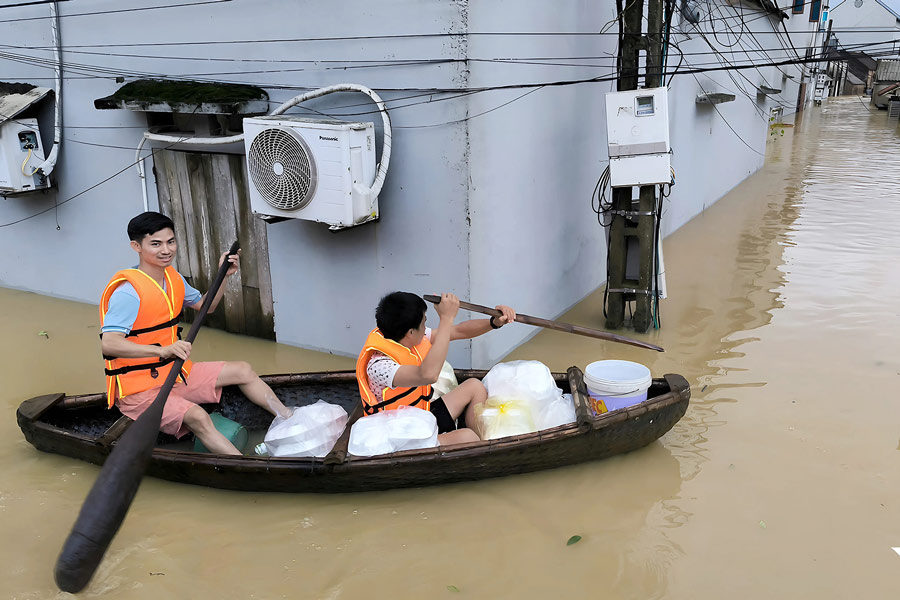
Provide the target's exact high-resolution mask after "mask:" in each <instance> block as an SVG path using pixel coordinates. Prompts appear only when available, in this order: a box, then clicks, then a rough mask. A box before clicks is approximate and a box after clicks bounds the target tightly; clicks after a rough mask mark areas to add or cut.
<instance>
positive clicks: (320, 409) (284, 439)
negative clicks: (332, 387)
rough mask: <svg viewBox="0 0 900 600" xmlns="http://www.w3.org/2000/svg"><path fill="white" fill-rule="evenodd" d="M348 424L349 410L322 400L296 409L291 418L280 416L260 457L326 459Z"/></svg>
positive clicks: (262, 447) (261, 449)
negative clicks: (262, 455) (310, 457)
mask: <svg viewBox="0 0 900 600" xmlns="http://www.w3.org/2000/svg"><path fill="white" fill-rule="evenodd" d="M346 425H347V411H345V410H344V409H343V408H341V407H340V406H337V405H336V404H329V403H328V402H325V401H323V400H319V401H318V402H316V403H315V404H311V405H309V406H300V407H297V408H295V409H294V410H293V411H292V412H291V413H290V416H288V417H287V418H285V417H284V416H277V417H275V420H274V421H272V425H271V426H269V430H268V431H267V432H266V437H265V439H264V441H263V443H262V444H260V445H259V446H257V454H264V455H269V456H294V457H300V456H320V457H321V456H325V455H326V454H328V452H329V451H330V450H331V449H332V448H333V447H334V443H335V442H336V441H337V439H338V437H340V435H341V433H342V432H343V431H344V427H345V426H346Z"/></svg>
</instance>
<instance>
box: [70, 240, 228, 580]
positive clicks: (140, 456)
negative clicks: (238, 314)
mask: <svg viewBox="0 0 900 600" xmlns="http://www.w3.org/2000/svg"><path fill="white" fill-rule="evenodd" d="M239 248H240V246H239V244H238V242H235V243H234V245H232V246H231V250H229V251H228V255H229V256H230V255H232V254H235V253H237V251H238V249H239ZM230 264H231V263H229V262H228V260H227V258H226V260H225V261H224V262H222V265H221V266H220V267H219V272H218V273H217V274H216V279H215V281H213V284H212V286H211V287H210V288H209V291H207V292H206V298H205V299H204V301H203V305H202V306H201V307H200V312H199V313H198V314H197V317H196V318H195V319H194V323H193V325H191V330H190V331H189V332H188V334H187V338H186V340H187V341H188V342H191V343H193V341H194V338H196V337H197V331H198V330H199V329H200V325H201V324H202V323H203V319H204V318H205V317H206V313H207V312H209V306H210V304H212V301H213V298H215V297H216V294H217V293H218V292H219V288H220V287H221V286H222V282H223V281H224V280H225V274H226V272H227V271H228V267H229V265H230ZM183 364H184V360H183V359H181V358H179V359H176V360H175V361H174V362H173V363H172V368H171V369H170V370H169V375H168V377H166V380H165V383H163V385H162V387H161V388H160V390H159V394H157V396H156V399H155V400H154V401H153V404H151V405H150V407H149V408H147V410H146V411H144V413H143V414H142V415H141V416H140V417H138V420H137V421H135V423H134V425H132V426H131V427H129V428H128V430H127V431H125V434H124V435H123V436H122V439H120V440H119V441H118V442H117V443H116V445H115V447H114V448H113V451H112V452H111V453H110V455H109V456H108V457H107V459H106V462H105V463H103V468H102V469H101V470H100V475H98V476H97V480H96V481H95V482H94V487H92V488H91V491H90V492H88V495H87V498H85V500H84V504H83V505H82V506H81V512H80V513H79V514H78V519H76V521H75V525H73V526H72V531H71V532H70V533H69V537H68V538H66V542H65V544H63V547H62V551H61V552H60V553H59V558H58V559H57V560H56V569H55V571H54V577H55V578H56V585H58V586H59V589H61V590H62V591H64V592H71V593H73V594H74V593H77V592H80V591H81V590H82V589H84V586H86V585H87V584H88V582H89V581H90V580H91V577H92V576H93V574H94V571H95V570H96V569H97V566H98V565H99V564H100V561H101V560H102V559H103V555H104V554H105V553H106V549H107V548H108V547H109V544H110V542H111V541H112V539H113V536H115V535H116V532H117V531H118V530H119V526H121V525H122V521H123V520H124V519H125V514H126V513H127V512H128V508H129V507H130V506H131V501H132V500H133V499H134V495H135V494H136V493H137V489H138V486H139V485H140V484H141V478H142V477H143V475H144V471H145V470H146V468H147V463H149V462H150V455H151V454H152V453H153V446H154V444H155V442H156V437H157V435H158V434H159V424H160V421H161V420H162V411H163V406H165V403H166V399H167V398H168V397H169V392H170V391H172V386H173V385H174V384H175V379H176V377H177V376H178V374H179V373H180V372H181V367H182V365H183Z"/></svg>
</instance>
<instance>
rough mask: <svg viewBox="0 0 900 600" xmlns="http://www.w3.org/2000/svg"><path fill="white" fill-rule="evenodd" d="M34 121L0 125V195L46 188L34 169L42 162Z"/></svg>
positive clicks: (14, 120) (39, 138)
mask: <svg viewBox="0 0 900 600" xmlns="http://www.w3.org/2000/svg"><path fill="white" fill-rule="evenodd" d="M44 158H45V157H44V149H43V148H42V147H41V132H40V130H39V129H38V122H37V119H10V120H9V121H6V122H4V123H2V124H0V194H21V193H22V192H32V191H34V190H42V189H47V188H49V187H50V180H49V179H48V178H47V177H46V176H45V175H44V174H43V173H41V172H39V171H37V166H38V165H39V164H41V163H42V162H44Z"/></svg>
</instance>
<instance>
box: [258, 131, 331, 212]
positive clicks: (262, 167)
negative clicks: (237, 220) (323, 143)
mask: <svg viewBox="0 0 900 600" xmlns="http://www.w3.org/2000/svg"><path fill="white" fill-rule="evenodd" d="M247 168H248V170H249V172H250V179H252V180H253V185H254V186H255V187H256V189H257V190H258V191H259V193H260V195H261V196H262V197H263V199H265V201H266V202H268V203H269V204H270V205H271V206H273V207H274V208H277V209H279V210H286V211H291V210H300V209H302V208H305V207H306V206H307V205H308V204H309V203H310V201H311V200H312V198H313V195H315V193H316V183H317V179H318V178H317V174H316V164H315V162H313V159H312V152H311V151H310V149H309V146H308V145H307V143H306V141H304V140H303V138H301V137H300V136H299V135H297V134H295V133H294V132H293V131H291V130H289V129H275V128H272V129H264V130H262V131H260V132H259V133H258V134H256V136H255V137H254V138H253V142H252V143H251V144H250V151H249V152H248V153H247Z"/></svg>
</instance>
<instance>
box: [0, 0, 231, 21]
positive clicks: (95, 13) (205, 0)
mask: <svg viewBox="0 0 900 600" xmlns="http://www.w3.org/2000/svg"><path fill="white" fill-rule="evenodd" d="M63 1H65V0H63ZM231 1H232V0H201V1H199V2H186V3H181V4H163V5H160V6H141V7H134V8H116V9H111V10H96V11H93V12H85V13H70V14H67V15H59V17H60V18H68V17H94V16H98V15H110V14H115V13H129V12H139V11H145V10H159V9H163V8H181V7H184V6H200V5H203V4H222V3H224V2H231ZM45 4H52V2H46V3H45ZM0 8H9V6H0ZM52 18H53V17H51V16H47V15H44V16H40V17H22V18H18V19H0V23H21V22H24V21H43V20H45V19H52Z"/></svg>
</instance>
